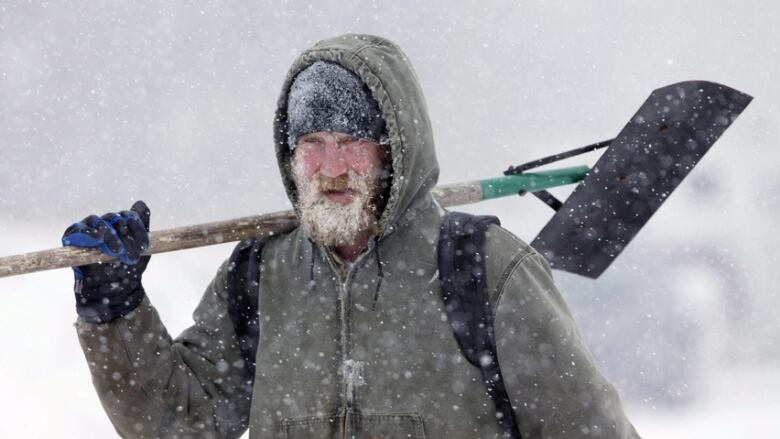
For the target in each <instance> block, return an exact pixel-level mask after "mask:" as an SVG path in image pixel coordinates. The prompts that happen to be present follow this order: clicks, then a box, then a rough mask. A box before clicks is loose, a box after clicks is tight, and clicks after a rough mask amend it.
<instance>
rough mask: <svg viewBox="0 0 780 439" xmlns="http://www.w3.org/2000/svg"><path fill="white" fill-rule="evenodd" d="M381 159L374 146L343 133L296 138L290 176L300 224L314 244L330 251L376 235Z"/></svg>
mask: <svg viewBox="0 0 780 439" xmlns="http://www.w3.org/2000/svg"><path fill="white" fill-rule="evenodd" d="M386 161H387V159H386V153H385V151H384V149H383V148H382V147H381V146H380V145H379V144H377V143H376V142H372V141H370V140H366V139H359V138H356V137H353V136H350V135H347V134H342V133H332V132H326V131H319V132H316V133H309V134H306V135H303V136H301V137H300V138H299V139H298V142H297V144H296V147H295V155H294V156H293V161H292V170H293V177H294V180H295V184H296V187H297V188H298V203H299V209H300V211H301V224H302V226H303V227H304V229H305V230H306V231H307V233H308V234H309V236H310V237H311V238H312V239H313V240H315V241H317V242H320V243H321V244H324V245H326V246H330V247H333V246H338V245H344V244H350V243H352V242H354V240H355V239H356V238H357V237H359V236H360V235H369V236H370V235H375V234H376V233H378V231H379V230H378V224H377V221H378V218H379V213H380V212H379V209H378V206H377V201H378V197H379V195H380V194H381V193H382V192H383V188H382V184H381V183H382V176H383V173H384V167H385V162H386Z"/></svg>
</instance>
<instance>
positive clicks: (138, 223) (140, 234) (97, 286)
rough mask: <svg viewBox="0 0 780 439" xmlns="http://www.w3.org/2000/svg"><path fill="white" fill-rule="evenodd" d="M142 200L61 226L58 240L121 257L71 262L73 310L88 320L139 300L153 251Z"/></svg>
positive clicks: (121, 311)
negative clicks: (73, 296)
mask: <svg viewBox="0 0 780 439" xmlns="http://www.w3.org/2000/svg"><path fill="white" fill-rule="evenodd" d="M150 216H151V212H150V211H149V207H147V206H146V203H144V202H143V201H137V202H136V203H135V204H133V207H131V208H130V210H129V211H128V210H123V211H121V212H119V213H107V214H105V215H103V216H101V217H98V216H96V215H90V216H88V217H86V218H84V219H83V220H81V221H80V222H77V223H75V224H73V225H71V226H70V227H68V228H67V229H66V230H65V233H64V234H63V235H62V245H72V246H76V247H94V248H98V249H100V250H101V251H102V252H103V253H105V254H107V255H110V256H116V257H117V258H118V259H119V260H118V261H112V262H106V263H98V264H89V265H81V266H78V267H73V273H74V274H75V277H76V280H75V285H74V288H73V289H74V292H75V294H76V312H78V314H79V316H81V317H82V318H83V319H84V320H87V321H89V322H92V323H107V322H110V321H112V320H116V319H118V318H120V317H123V316H125V315H126V314H127V313H129V312H130V311H132V310H134V309H135V308H136V307H137V306H138V305H139V304H140V303H141V301H142V300H143V298H144V296H145V295H146V292H145V291H144V288H143V286H142V285H141V275H142V274H143V272H144V270H145V269H146V265H147V264H148V263H149V259H150V258H151V256H141V254H143V252H144V251H146V249H148V248H149V217H150Z"/></svg>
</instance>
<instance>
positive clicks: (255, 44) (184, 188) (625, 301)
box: [0, 0, 780, 438]
mask: <svg viewBox="0 0 780 439" xmlns="http://www.w3.org/2000/svg"><path fill="white" fill-rule="evenodd" d="M778 23H780V6H778V4H777V3H773V2H769V1H763V2H762V1H754V2H731V1H688V2H685V3H684V4H680V2H675V1H657V2H610V3H606V2H595V1H593V2H589V1H579V2H576V3H575V2H563V1H553V2H550V1H547V2H541V1H536V2H528V1H521V2H511V3H510V2H499V1H497V2H484V4H477V2H450V1H447V2H445V1H432V2H413V1H400V0H399V1H396V2H393V3H392V4H390V3H389V2H388V3H387V4H380V3H378V2H376V3H371V2H352V3H350V2H336V1H326V2H319V3H317V4H316V5H315V4H314V3H312V5H311V6H309V4H308V3H307V2H266V3H263V2H257V3H254V4H252V5H251V6H250V3H249V2H198V3H197V4H193V3H184V2H181V3H179V4H177V5H176V6H171V4H169V3H162V2H161V3H154V2H145V3H138V4H133V3H130V2H120V1H113V2H111V1H109V2H87V1H81V2H67V3H65V2H63V3H59V2H57V3H42V2H35V3H32V4H30V3H28V2H23V1H13V0H4V1H3V2H2V3H0V103H1V104H0V151H1V152H2V155H0V187H2V188H3V189H4V190H2V191H1V192H0V236H2V237H3V246H2V247H0V248H2V251H0V254H1V255H5V254H15V253H21V252H27V251H34V250H40V249H43V248H48V247H55V246H57V245H58V242H59V238H60V235H61V233H62V231H63V230H64V228H65V227H66V226H67V225H69V224H70V223H71V222H73V221H75V220H78V219H80V218H82V217H84V216H86V215H87V214H90V213H102V212H106V211H109V210H118V209H126V208H128V207H129V206H130V205H131V204H132V201H133V200H136V199H143V200H145V201H146V202H147V203H148V204H149V206H150V207H151V209H152V227H153V228H164V227H172V226H180V225H186V224H192V223H197V222H206V221H214V220H219V219H226V218H232V217H238V216H244V215H250V214H254V213H260V212H267V211H277V210H281V209H285V208H287V207H288V204H287V201H286V198H285V195H284V193H283V190H282V187H281V184H280V181H279V177H278V171H277V170H276V165H275V159H273V157H272V146H271V139H272V136H271V124H272V112H273V109H274V106H275V102H276V97H277V95H278V91H279V90H278V88H279V86H280V85H281V82H282V79H283V76H284V74H285V72H286V69H287V68H288V66H289V64H290V63H291V61H292V60H293V58H294V57H295V55H296V54H297V53H298V52H299V51H300V50H302V49H304V48H306V47H308V46H310V45H311V44H313V43H314V42H316V41H317V40H319V39H321V38H326V37H330V36H333V35H337V34H340V33H344V32H367V33H374V34H377V35H382V36H385V37H388V38H390V39H392V40H394V41H396V42H397V43H399V45H400V46H401V47H402V48H403V49H404V50H405V51H406V52H407V54H408V55H409V56H410V58H411V60H412V62H413V64H414V65H415V68H416V70H417V73H418V76H419V79H420V82H421V84H422V86H423V89H424V91H425V93H426V97H427V101H428V105H429V110H430V113H431V117H432V120H433V123H434V130H435V136H436V142H437V148H438V152H439V162H440V165H441V168H442V172H441V178H440V182H441V183H452V182H455V181H459V180H474V179H479V178H486V177H491V176H497V175H499V174H500V173H501V172H502V171H503V170H504V169H505V168H506V167H508V165H510V164H518V163H522V162H525V161H529V160H531V159H534V158H537V157H541V156H544V155H549V154H552V153H555V152H558V151H562V150H566V149H571V148H574V147H577V146H582V145H585V144H588V143H592V142H595V141H599V140H604V139H607V138H611V137H614V136H615V135H616V134H617V133H618V131H620V129H621V128H622V127H623V125H624V124H625V123H626V122H627V121H628V120H629V118H630V117H631V115H633V114H634V112H635V111H636V109H637V108H638V107H639V105H640V104H641V103H642V102H643V101H644V100H645V99H646V98H647V96H648V95H649V93H650V91H651V90H653V89H655V88H658V87H661V86H664V85H667V84H670V83H673V82H678V81H682V80H688V79H706V80H711V81H716V82H721V83H724V84H726V85H729V86H731V87H734V88H737V89H740V90H742V91H744V92H746V93H749V94H751V95H753V96H754V97H755V100H754V101H753V103H752V104H751V105H750V106H749V107H748V109H747V110H746V111H745V113H744V114H743V115H742V116H740V118H739V119H737V121H736V122H735V123H734V125H733V126H732V127H731V128H730V129H729V130H728V131H727V132H726V134H725V135H724V136H723V137H722V138H721V140H720V141H718V143H717V144H716V145H715V146H714V147H713V149H712V150H711V151H710V153H708V155H707V156H706V157H705V158H704V159H703V160H702V162H701V163H700V165H699V166H698V167H697V168H696V169H695V170H694V171H693V172H692V173H691V175H690V176H689V177H688V178H687V179H686V180H685V181H684V183H683V184H682V185H681V187H680V188H679V189H678V190H677V191H676V192H675V193H674V194H673V195H672V197H671V198H670V199H669V200H668V202H666V203H665V204H664V206H663V207H662V208H661V209H660V211H659V212H658V213H657V214H656V215H655V216H654V217H653V218H652V219H651V221H650V222H649V224H648V225H647V226H646V228H645V229H643V231H642V232H641V233H640V234H639V235H638V236H637V238H636V239H635V240H634V241H633V242H632V244H631V245H630V246H629V247H628V248H627V249H626V251H625V252H624V253H623V254H622V255H621V257H620V259H619V260H618V261H617V263H616V264H615V265H614V266H613V267H612V268H610V270H609V271H608V272H607V273H606V274H605V275H604V276H603V277H602V278H600V279H599V280H597V281H591V280H587V279H581V278H578V277H575V276H571V275H566V274H562V273H559V274H556V278H557V280H558V283H559V286H560V288H561V290H562V291H563V293H564V295H565V296H566V298H567V300H568V301H569V303H570V305H571V307H572V309H573V311H574V313H575V315H576V317H577V319H578V322H579V324H580V327H581V329H582V331H583V334H584V335H585V338H586V340H587V341H588V345H589V346H590V348H591V349H592V351H593V353H594V355H595V356H596V358H597V360H598V361H599V363H600V364H601V367H602V369H603V370H604V372H605V373H606V374H607V375H608V376H609V377H610V378H611V379H612V380H613V382H614V383H615V384H616V386H617V387H618V388H619V390H620V392H621V395H623V398H624V400H625V401H626V405H627V407H628V410H629V415H630V416H631V418H632V420H633V421H634V423H635V424H636V426H637V428H638V430H639V432H640V433H641V434H643V436H644V437H658V438H661V437H663V438H670V437H691V436H694V437H696V436H705V434H706V435H707V436H708V437H727V436H728V437H734V436H739V437H776V436H777V435H778V434H779V433H780V421H779V420H778V419H777V416H776V413H778V409H780V402H779V399H778V398H777V397H773V396H772V395H776V394H777V393H778V390H780V376H778V374H777V373H776V372H774V370H777V369H778V367H777V366H778V363H780V347H778V346H777V342H776V340H778V339H779V336H780V306H778V305H780V299H778V295H777V292H776V285H777V284H778V281H780V279H779V278H778V270H777V268H776V266H777V264H778V257H777V251H776V249H777V248H778V247H779V246H780V238H778V236H777V235H776V234H775V233H773V232H774V228H775V226H776V224H777V221H776V220H775V218H776V217H777V215H778V213H780V197H779V196H778V191H780V177H778V176H779V175H780V173H779V172H778V171H780V153H778V151H777V147H778V144H780V136H779V135H778V128H777V127H778V126H780V107H779V106H778V97H780V93H778V92H779V91H780V86H779V85H778V82H777V78H778V77H780V61H778V59H780V58H779V57H778V45H779V44H780V29H779V28H778V26H780V25H778ZM596 158H597V156H594V155H591V156H587V157H584V158H580V159H574V160H570V161H567V162H565V163H562V165H569V164H572V165H574V164H592V163H593V162H595V160H596ZM556 193H557V194H559V195H560V196H561V197H565V195H566V191H565V190H563V191H558V192H556ZM467 210H469V211H471V212H479V213H491V214H497V215H498V216H499V217H501V219H502V222H503V224H504V225H505V227H507V228H508V229H510V230H511V231H513V232H514V233H515V234H517V235H518V236H520V237H521V238H523V239H525V240H530V239H532V238H533V236H534V235H535V234H536V232H537V231H539V230H540V228H541V227H542V226H543V225H544V223H545V222H546V221H547V220H548V219H549V217H550V214H551V211H549V209H547V208H546V207H545V206H543V205H542V204H541V203H539V202H538V201H536V200H535V199H533V198H532V197H526V198H523V199H508V200H498V201H491V202H486V203H483V204H480V205H478V206H471V207H469V208H467ZM229 252H230V245H223V246H218V247H214V248H210V249H202V250H191V251H187V252H180V253H176V254H167V255H158V256H155V257H154V258H153V259H152V262H151V264H150V268H149V269H148V270H147V274H146V275H145V277H144V284H145V285H146V288H147V290H148V291H149V294H150V296H151V299H152V301H153V302H154V303H155V305H156V306H157V307H158V308H159V309H160V311H161V314H162V315H163V317H164V319H165V321H166V323H167V325H168V327H169V330H170V332H172V333H174V334H176V333H178V332H179V331H180V330H181V329H183V328H184V327H186V326H187V325H188V318H189V314H190V313H191V310H192V309H193V308H194V305H195V303H196V302H197V300H198V297H199V295H200V294H201V292H202V290H203V289H204V288H205V286H206V284H207V283H208V281H209V280H210V278H211V276H212V275H213V273H214V272H215V270H216V268H217V265H218V264H219V262H220V261H221V260H223V259H224V258H226V257H227V256H228V255H229ZM71 282H72V281H71V273H70V272H69V271H68V270H60V271H55V272H49V273H41V274H33V275H26V276H21V277H17V278H13V279H0V309H2V310H4V317H3V318H2V319H0V346H2V347H3V355H2V356H0V389H3V390H2V392H0V437H3V438H6V437H8V438H16V437H47V436H48V437H74V438H75V437H80V438H82V437H107V436H110V434H111V432H112V430H111V427H110V425H109V424H108V421H107V419H106V417H105V415H104V414H103V413H102V409H101V408H100V405H99V402H98V400H97V398H96V396H95V395H94V391H93V390H92V388H91V384H90V383H89V376H88V371H87V369H86V365H85V364H84V361H83V357H82V354H81V352H80V349H79V347H78V344H77V341H76V337H75V332H74V330H73V329H72V327H71V323H72V322H73V320H75V312H74V309H73V307H74V304H73V297H72V294H71V292H70V289H71ZM760 395H768V396H760ZM713 427H716V428H713Z"/></svg>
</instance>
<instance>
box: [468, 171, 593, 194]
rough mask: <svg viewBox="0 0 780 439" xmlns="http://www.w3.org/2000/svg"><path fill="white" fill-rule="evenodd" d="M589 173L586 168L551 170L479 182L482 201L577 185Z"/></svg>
mask: <svg viewBox="0 0 780 439" xmlns="http://www.w3.org/2000/svg"><path fill="white" fill-rule="evenodd" d="M588 172H590V168H588V167H587V166H573V167H570V168H561V169H553V170H549V171H538V172H527V173H523V174H517V175H506V176H503V177H498V178H488V179H485V180H480V181H479V184H480V186H482V199H483V200H489V199H491V198H499V197H506V196H509V195H516V194H517V193H518V192H520V191H527V192H536V191H541V190H543V189H548V188H551V187H556V186H563V185H567V184H572V183H577V182H578V181H581V180H582V179H584V178H585V176H586V175H587V174H588Z"/></svg>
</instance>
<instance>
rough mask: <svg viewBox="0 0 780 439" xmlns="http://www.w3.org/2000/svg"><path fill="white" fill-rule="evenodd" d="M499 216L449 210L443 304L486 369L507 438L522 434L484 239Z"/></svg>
mask: <svg viewBox="0 0 780 439" xmlns="http://www.w3.org/2000/svg"><path fill="white" fill-rule="evenodd" d="M491 224H497V225H498V224H500V222H499V220H498V218H496V217H494V216H474V215H469V214H466V213H461V212H448V213H447V214H446V215H445V217H444V220H443V222H442V224H441V230H440V232H439V244H438V259H439V280H440V282H441V294H442V299H443V301H444V308H445V309H446V311H447V317H448V320H449V322H450V326H452V330H453V332H454V334H455V338H456V339H457V341H458V345H459V346H460V349H461V351H462V352H463V355H464V356H465V357H466V359H467V360H468V361H469V363H471V364H473V365H474V366H476V367H478V368H479V369H480V371H481V372H482V380H483V382H484V383H485V387H486V388H487V393H488V395H489V396H490V398H491V399H492V400H493V403H494V404H495V406H496V419H497V421H498V425H499V427H500V428H501V430H502V431H503V432H504V437H507V438H521V436H520V430H519V429H518V427H517V420H516V419H515V414H514V410H512V402H511V401H510V399H509V395H508V394H507V391H506V387H505V386H504V379H503V376H502V375H501V369H500V368H499V365H498V357H497V355H496V341H495V334H494V332H493V311H492V309H491V306H490V298H489V296H488V292H487V284H486V279H485V277H486V274H485V259H484V250H485V240H486V237H485V235H486V232H487V229H488V226H490V225H491Z"/></svg>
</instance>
